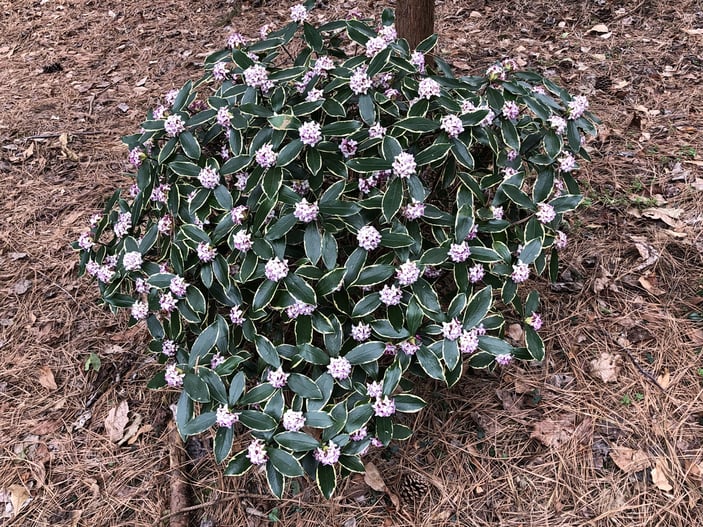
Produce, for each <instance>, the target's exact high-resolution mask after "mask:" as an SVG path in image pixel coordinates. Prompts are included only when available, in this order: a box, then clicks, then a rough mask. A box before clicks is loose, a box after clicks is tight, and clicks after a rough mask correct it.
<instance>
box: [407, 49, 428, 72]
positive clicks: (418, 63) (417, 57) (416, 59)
mask: <svg viewBox="0 0 703 527" xmlns="http://www.w3.org/2000/svg"><path fill="white" fill-rule="evenodd" d="M410 63H411V64H412V65H413V66H415V67H416V68H417V71H419V72H420V73H425V55H424V54H423V53H422V52H420V51H413V53H412V55H411V56H410Z"/></svg>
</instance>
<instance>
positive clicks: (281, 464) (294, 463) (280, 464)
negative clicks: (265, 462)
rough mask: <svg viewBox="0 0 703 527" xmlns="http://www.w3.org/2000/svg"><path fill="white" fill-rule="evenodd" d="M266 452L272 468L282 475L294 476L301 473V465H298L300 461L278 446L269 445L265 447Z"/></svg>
mask: <svg viewBox="0 0 703 527" xmlns="http://www.w3.org/2000/svg"><path fill="white" fill-rule="evenodd" d="M266 453H267V454H268V456H269V460H270V461H271V464H272V465H273V468H275V469H276V470H277V471H278V472H280V473H281V474H282V475H283V476H288V477H289V478H294V477H296V476H302V475H303V473H304V472H303V467H301V466H300V462H299V461H298V460H297V459H295V458H294V457H293V456H292V455H291V454H290V453H289V452H286V451H285V450H280V449H278V448H272V447H269V448H268V449H266Z"/></svg>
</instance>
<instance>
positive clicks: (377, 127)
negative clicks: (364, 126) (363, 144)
mask: <svg viewBox="0 0 703 527" xmlns="http://www.w3.org/2000/svg"><path fill="white" fill-rule="evenodd" d="M384 135H386V129H385V128H384V127H383V126H381V123H374V124H373V125H372V126H371V127H370V128H369V138H370V139H374V138H379V137H383V136H384Z"/></svg>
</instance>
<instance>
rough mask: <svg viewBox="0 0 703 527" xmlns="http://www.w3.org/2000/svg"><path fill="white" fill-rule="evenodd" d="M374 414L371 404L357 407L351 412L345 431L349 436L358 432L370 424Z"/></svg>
mask: <svg viewBox="0 0 703 527" xmlns="http://www.w3.org/2000/svg"><path fill="white" fill-rule="evenodd" d="M373 414H374V410H373V407H372V406H371V404H360V405H358V406H355V407H354V408H352V409H351V410H350V411H349V415H348V416H347V424H346V425H345V427H344V428H345V430H346V431H347V433H349V434H351V433H352V432H356V431H357V430H359V429H360V428H361V427H362V426H364V425H365V424H366V423H368V422H369V419H371V417H373Z"/></svg>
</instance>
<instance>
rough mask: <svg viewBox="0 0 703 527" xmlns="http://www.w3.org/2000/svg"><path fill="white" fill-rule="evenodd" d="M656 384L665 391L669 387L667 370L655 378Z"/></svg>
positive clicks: (669, 378)
mask: <svg viewBox="0 0 703 527" xmlns="http://www.w3.org/2000/svg"><path fill="white" fill-rule="evenodd" d="M657 383H658V384H659V386H661V387H662V388H664V389H665V390H666V389H667V388H668V387H669V384H671V374H670V373H669V370H664V373H662V374H661V375H660V376H659V377H657Z"/></svg>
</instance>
